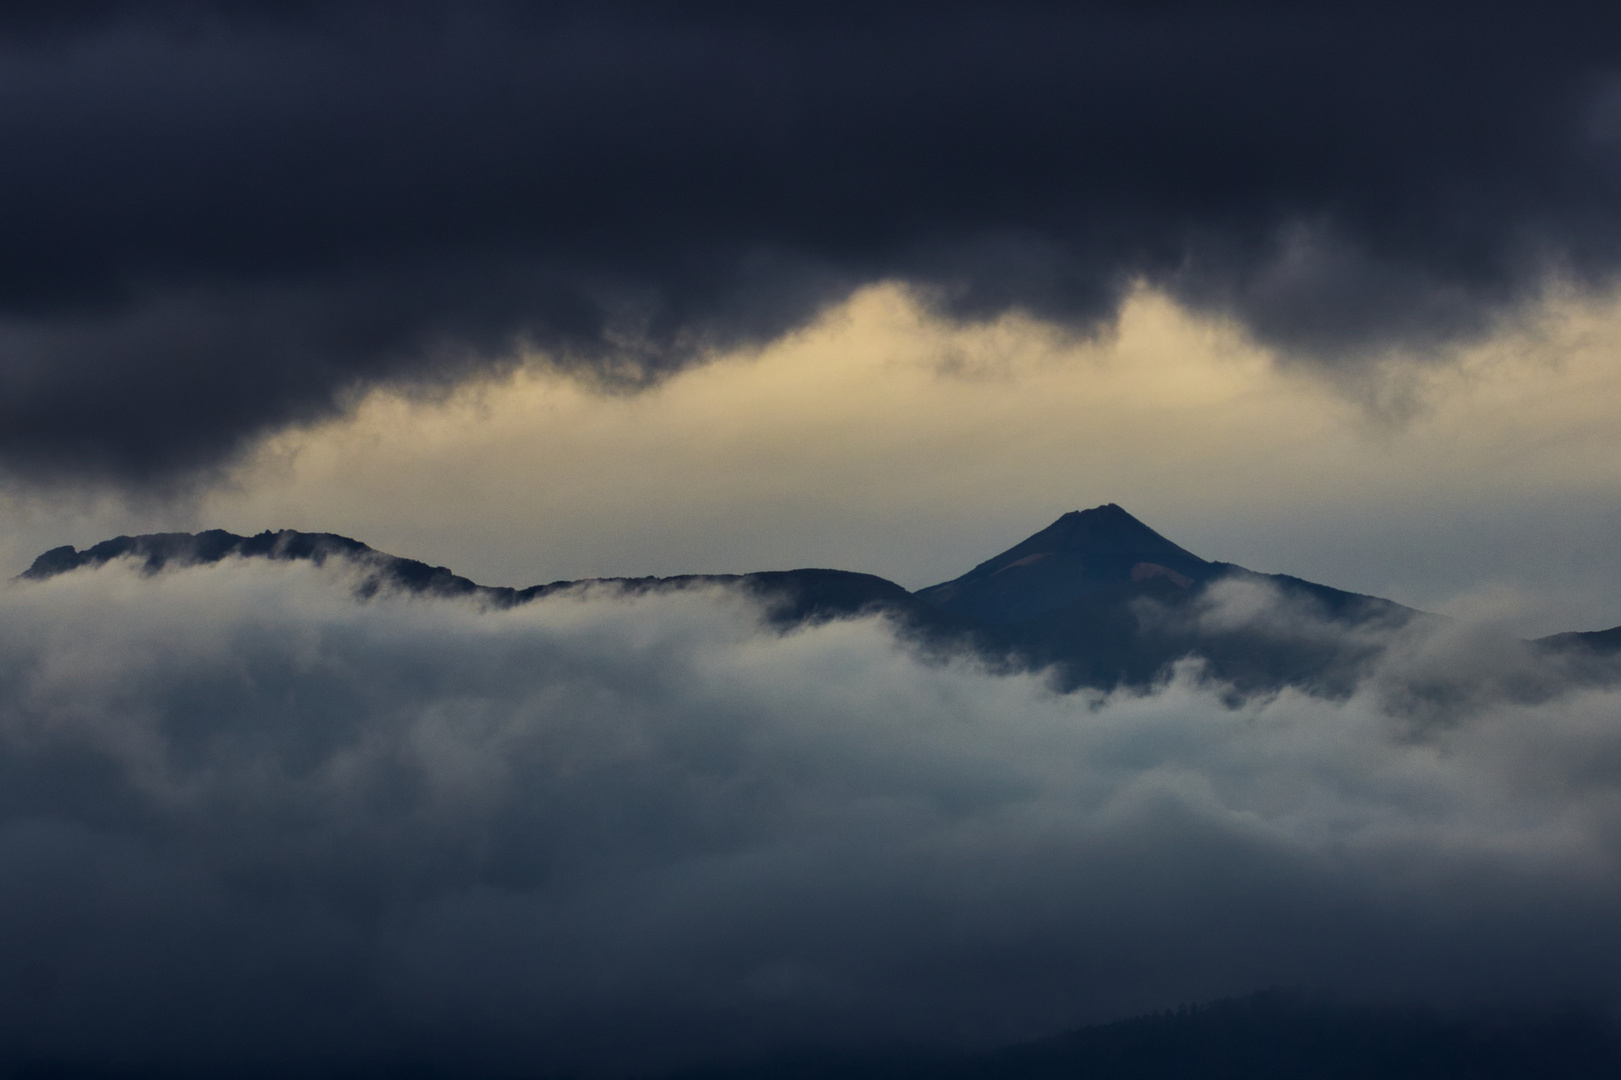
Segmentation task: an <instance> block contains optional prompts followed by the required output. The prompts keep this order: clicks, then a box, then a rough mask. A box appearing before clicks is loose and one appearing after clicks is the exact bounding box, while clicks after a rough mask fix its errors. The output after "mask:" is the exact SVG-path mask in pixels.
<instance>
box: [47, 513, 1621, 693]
mask: <svg viewBox="0 0 1621 1080" xmlns="http://www.w3.org/2000/svg"><path fill="white" fill-rule="evenodd" d="M233 557H236V558H265V559H270V560H275V561H309V562H313V563H315V564H317V565H321V564H324V563H326V562H327V561H329V560H331V559H335V558H336V559H343V560H345V561H347V562H349V563H350V564H352V565H354V566H355V567H357V568H358V569H359V571H360V573H359V581H358V583H357V585H356V588H355V592H356V595H357V596H358V597H360V598H362V599H365V598H369V597H371V596H373V595H376V594H377V593H379V592H381V591H384V590H387V589H399V590H403V591H406V592H409V593H412V594H419V595H431V596H444V597H458V598H467V599H474V600H477V601H479V602H481V603H485V604H488V605H490V606H491V607H495V608H508V607H513V606H517V605H520V604H525V603H528V602H530V601H533V600H536V599H539V598H541V597H544V596H549V595H554V594H557V593H559V592H563V591H566V590H574V589H582V588H608V589H613V590H617V591H619V592H622V593H630V594H637V593H645V592H654V591H668V590H679V589H685V588H694V587H704V586H723V587H730V588H738V589H741V590H742V591H744V592H745V593H747V594H749V595H751V596H752V597H754V598H755V599H757V600H759V601H760V602H761V604H762V608H763V610H764V613H765V617H766V620H767V622H768V623H769V624H770V625H771V626H772V627H774V628H775V629H777V630H779V631H782V632H787V631H790V630H792V629H794V628H797V627H801V626H805V625H809V624H815V623H817V622H825V621H827V620H830V619H839V618H850V617H856V616H861V615H871V614H881V615H883V616H885V617H887V618H889V619H890V620H891V621H892V623H893V624H894V625H895V626H896V628H897V630H898V631H899V632H900V633H901V634H902V635H903V636H904V637H906V638H908V639H909V640H911V641H912V642H913V643H914V644H918V645H921V646H923V647H925V649H926V651H928V652H931V653H933V654H936V655H941V654H951V653H963V652H969V653H973V654H977V656H978V657H979V658H980V660H981V661H982V662H984V663H987V664H989V665H991V666H992V667H994V668H997V669H1002V670H1009V669H1027V670H1049V671H1050V672H1051V673H1052V676H1053V679H1054V681H1055V684H1056V685H1057V686H1058V687H1059V688H1060V689H1062V690H1066V691H1069V690H1075V689H1079V688H1081V687H1095V688H1101V689H1111V688H1114V687H1117V686H1144V685H1148V684H1151V683H1152V682H1154V681H1155V680H1157V679H1160V678H1162V677H1164V674H1165V672H1166V671H1168V670H1169V669H1170V668H1171V666H1172V665H1174V664H1175V663H1176V662H1177V661H1179V660H1182V659H1184V658H1187V657H1197V658H1198V659H1200V660H1201V661H1203V662H1204V663H1205V664H1206V666H1207V667H1208V668H1209V669H1210V671H1211V673H1212V674H1213V675H1215V676H1216V677H1218V678H1221V679H1224V680H1226V681H1228V682H1229V683H1231V684H1233V685H1234V686H1235V687H1237V688H1238V689H1240V690H1244V691H1251V690H1268V689H1277V688H1280V687H1282V686H1286V685H1297V686H1303V687H1307V688H1310V689H1313V690H1315V691H1319V692H1326V693H1330V694H1335V695H1343V694H1346V693H1349V692H1350V691H1351V689H1352V688H1354V686H1355V685H1356V682H1357V680H1358V678H1359V677H1360V674H1361V673H1362V672H1363V671H1365V670H1366V669H1367V665H1368V664H1369V663H1370V662H1371V661H1372V660H1373V659H1375V658H1376V657H1377V656H1378V655H1379V652H1380V650H1381V649H1382V648H1383V647H1384V645H1383V644H1382V643H1384V642H1388V641H1389V640H1391V639H1392V638H1393V636H1394V635H1395V634H1396V633H1397V632H1399V631H1401V630H1402V629H1403V628H1405V627H1407V626H1408V625H1411V624H1413V623H1415V622H1421V621H1425V620H1438V619H1440V618H1441V617H1440V616H1435V615H1431V614H1429V613H1426V612H1422V611H1418V610H1416V609H1413V608H1409V607H1406V606H1405V605H1402V604H1398V603H1396V602H1395V601H1391V600H1386V599H1383V598H1381V597H1376V596H1368V595H1364V594H1360V593H1352V592H1348V591H1346V590H1342V589H1336V588H1334V587H1332V586H1328V585H1322V584H1319V583H1316V582H1311V581H1306V580H1304V579H1301V578H1296V577H1292V576H1290V575H1284V574H1264V573H1259V572H1257V571H1253V570H1248V569H1246V568H1244V567H1242V566H1238V565H1236V564H1233V563H1225V562H1215V561H1210V560H1206V559H1203V558H1200V557H1199V556H1197V555H1194V554H1193V553H1192V552H1189V551H1187V550H1186V549H1184V548H1182V547H1180V546H1178V545H1177V544H1175V543H1173V542H1172V541H1170V540H1168V539H1166V538H1165V537H1163V536H1161V535H1160V534H1159V533H1157V532H1155V531H1154V530H1153V529H1151V528H1150V527H1148V526H1147V525H1145V524H1144V523H1143V522H1141V521H1139V520H1138V519H1137V518H1135V517H1133V516H1132V515H1131V514H1129V513H1128V512H1127V511H1125V510H1124V509H1123V508H1121V507H1120V506H1119V505H1117V504H1115V503H1107V504H1105V505H1103V506H1100V507H1094V508H1092V509H1089V510H1077V511H1070V512H1068V513H1066V514H1064V515H1062V516H1060V517H1059V518H1058V519H1057V520H1056V521H1055V522H1053V523H1052V524H1051V525H1049V526H1047V527H1046V528H1044V529H1041V530H1039V531H1037V532H1036V533H1034V534H1032V535H1031V536H1029V537H1027V538H1026V539H1025V540H1023V541H1021V542H1019V543H1018V544H1015V545H1014V546H1013V547H1011V548H1009V549H1007V550H1006V551H1003V552H1001V553H1000V554H998V555H995V556H993V557H992V558H990V559H987V560H985V561H983V562H981V563H979V564H978V565H977V566H975V567H974V568H973V569H972V570H970V571H968V573H966V574H963V575H961V576H960V577H958V578H954V579H952V580H950V581H947V582H942V583H940V584H938V585H932V586H928V587H925V588H922V589H918V590H916V591H915V592H909V591H908V590H906V589H905V588H903V587H902V586H900V585H898V584H896V583H895V582H893V581H889V580H888V579H886V578H882V577H879V576H877V575H873V574H862V573H858V572H853V571H846V570H834V569H822V568H804V569H797V570H781V571H763V572H755V573H747V574H683V575H675V576H670V577H651V576H649V577H635V578H632V577H622V578H585V579H578V580H560V581H554V582H550V583H547V584H544V585H533V586H529V587H528V588H523V589H515V588H511V587H507V586H489V585H480V584H478V583H476V582H474V581H472V580H471V579H469V578H465V577H462V576H460V575H458V574H456V573H454V572H452V571H451V570H450V569H449V568H447V567H443V566H432V565H430V564H428V563H425V562H421V561H419V560H415V559H407V558H402V557H399V556H396V555H390V554H388V553H386V552H382V551H378V550H377V549H375V548H372V547H370V546H369V545H367V544H365V543H363V542H361V541H359V540H354V539H351V538H349V537H346V536H341V535H339V534H336V533H306V532H299V531H296V530H289V529H284V530H278V531H270V530H266V531H264V532H261V533H258V534H256V535H253V536H239V535H237V534H235V533H230V532H227V531H225V530H223V529H210V530H206V531H204V532H200V533H150V534H144V535H139V536H119V537H114V538H113V539H110V540H105V541H102V542H101V543H98V544H96V545H94V546H92V547H90V548H87V549H85V550H84V551H79V550H78V549H76V548H74V547H72V546H71V545H66V546H62V547H57V548H52V549H51V550H49V551H46V552H44V553H43V554H41V555H40V556H39V557H38V558H36V559H35V560H34V562H33V563H32V564H31V565H30V566H29V567H28V569H27V570H25V571H23V572H22V573H21V574H20V575H18V578H19V579H21V580H27V581H38V580H43V579H47V578H51V577H55V576H57V575H59V574H64V573H71V572H73V571H75V570H79V569H82V568H86V567H93V566H100V565H104V564H106V563H108V562H111V561H113V560H115V559H130V560H132V561H135V562H138V563H139V564H140V569H141V572H143V573H148V574H156V573H160V572H162V571H164V570H167V569H170V568H174V567H182V566H191V565H207V564H213V563H218V562H221V561H223V560H225V559H228V558H233ZM1245 589H1249V590H1259V591H1260V593H1261V594H1263V595H1264V597H1266V598H1267V599H1268V602H1271V603H1277V604H1284V605H1290V606H1291V610H1292V611H1295V612H1296V613H1305V615H1306V616H1307V617H1308V620H1309V621H1310V620H1315V623H1316V624H1318V625H1321V626H1324V627H1330V628H1333V629H1335V630H1336V632H1335V633H1315V634H1312V633H1305V634H1302V633H1295V634H1293V635H1290V634H1288V633H1280V632H1279V631H1278V630H1277V629H1276V628H1275V627H1273V626H1272V625H1270V624H1268V623H1267V622H1266V621H1265V620H1264V619H1251V621H1249V622H1244V621H1243V620H1242V619H1241V620H1239V621H1237V622H1234V621H1233V620H1231V619H1227V620H1225V621H1224V620H1223V619H1222V618H1215V617H1212V612H1213V611H1218V610H1219V608H1220V605H1221V604H1222V602H1223V601H1224V599H1225V598H1228V597H1229V595H1230V594H1232V593H1233V592H1234V591H1242V590H1245ZM1531 644H1532V645H1533V646H1535V647H1536V648H1537V649H1539V650H1541V651H1542V652H1543V653H1557V654H1570V655H1579V656H1582V657H1586V658H1597V659H1598V660H1600V661H1603V660H1605V659H1607V658H1608V657H1609V656H1611V655H1614V654H1617V653H1621V627H1617V628H1615V629H1612V630H1602V631H1590V632H1569V633H1564V634H1555V635H1551V636H1549V637H1546V638H1540V639H1537V640H1536V641H1534V642H1532V643H1531Z"/></svg>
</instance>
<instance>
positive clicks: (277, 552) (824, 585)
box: [18, 529, 984, 648]
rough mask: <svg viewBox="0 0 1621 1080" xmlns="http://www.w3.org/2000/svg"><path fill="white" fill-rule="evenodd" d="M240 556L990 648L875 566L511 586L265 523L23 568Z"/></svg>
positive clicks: (501, 597)
mask: <svg viewBox="0 0 1621 1080" xmlns="http://www.w3.org/2000/svg"><path fill="white" fill-rule="evenodd" d="M233 557H235V558H260V559H270V560H275V561H295V560H304V561H308V562H312V563H315V564H317V565H322V564H325V563H326V562H328V561H329V560H333V559H339V560H343V561H345V562H347V563H348V564H349V565H350V566H352V567H353V568H354V569H355V571H356V585H355V593H356V595H357V596H358V597H360V598H362V599H365V598H369V597H371V596H374V595H376V594H377V593H378V592H380V591H383V590H399V591H404V592H408V593H413V594H418V595H428V596H446V597H466V598H469V599H473V600H477V601H479V602H482V603H485V604H488V605H490V606H493V607H512V606H514V605H517V604H523V603H528V602H529V601H531V600H535V599H537V598H539V597H542V596H549V595H553V594H556V593H559V592H563V591H566V590H571V589H599V590H613V591H616V592H628V593H639V592H651V591H657V590H674V589H684V588H697V587H703V586H713V585H721V586H729V587H734V588H741V589H743V590H745V591H747V592H748V593H750V594H752V595H754V596H755V597H757V598H759V599H760V600H761V601H762V602H763V604H764V607H765V610H766V615H767V618H768V620H769V621H770V622H771V623H772V624H773V625H774V626H776V627H777V628H778V629H782V630H789V629H792V628H794V627H797V626H803V625H806V624H810V623H817V622H825V621H827V620H829V619H840V618H851V617H855V616H859V615H866V614H870V613H873V612H882V613H883V614H885V615H888V616H889V617H890V618H891V619H893V620H894V621H895V622H896V624H897V625H898V626H899V627H900V629H901V630H902V631H903V632H904V633H906V634H908V635H909V636H911V637H913V638H914V639H916V640H919V641H921V642H923V643H926V644H930V645H931V646H938V647H958V646H961V647H975V648H978V647H983V646H984V643H983V642H981V641H979V640H978V638H977V637H976V635H977V633H978V631H979V624H978V623H977V622H976V621H975V620H972V619H967V618H963V617H961V616H958V615H954V614H951V613H949V612H942V611H940V610H938V609H937V608H935V607H933V606H931V605H929V604H927V603H925V602H923V601H922V600H919V599H918V598H917V597H915V596H913V595H912V594H911V593H910V592H908V591H907V590H906V589H904V588H903V587H901V586H900V585H897V584H895V583H894V582H893V581H889V580H887V579H885V578H881V577H878V576H877V575H875V574H860V573H854V572H851V571H848V570H821V569H805V570H778V571H766V572H762V573H753V574H683V575H679V576H675V577H662V578H661V577H639V578H588V579H585V580H580V581H554V582H550V583H548V584H545V585H532V586H530V587H529V588H526V589H513V588H507V587H503V586H490V585H479V584H477V583H476V582H473V581H471V580H469V579H467V578H464V577H461V576H460V575H458V574H455V573H452V572H451V571H450V570H449V569H448V568H447V567H443V566H430V565H429V564H427V563H424V562H419V561H417V560H416V559H403V558H400V557H399V556H397V555H389V554H387V553H386V552H382V551H378V550H376V549H375V548H373V547H370V546H368V545H366V544H363V543H361V542H360V541H358V540H351V539H350V538H349V537H347V536H339V535H337V534H335V533H306V532H296V531H294V530H291V529H283V530H281V531H279V532H269V531H266V532H262V533H259V534H258V535H256V536H238V535H236V534H235V533H230V532H226V531H225V530H223V529H210V530H208V531H207V532H201V533H195V534H194V533H151V534H147V535H144V536H119V537H115V538H114V539H111V540H105V541H102V542H101V543H99V544H96V545H95V546H94V547H90V548H86V549H85V550H84V551H79V550H77V549H75V548H73V547H71V546H67V547H59V548H53V549H51V550H50V551H47V552H45V553H44V554H43V555H41V556H39V557H38V558H37V559H35V560H34V562H33V565H31V566H30V567H29V568H28V569H27V570H25V571H23V572H22V574H20V575H18V576H19V577H21V578H23V579H25V580H43V579H45V578H51V577H55V576H56V575H58V574H64V573H70V572H72V571H74V570H78V569H81V568H85V567H96V566H101V565H104V564H106V563H108V562H111V561H112V560H114V559H129V560H132V561H133V562H135V563H137V564H138V565H139V566H140V568H141V570H142V572H144V573H148V574H156V573H160V572H162V571H164V570H166V569H170V568H179V567H184V566H199V565H208V564H212V563H218V562H221V561H223V560H225V559H228V558H233Z"/></svg>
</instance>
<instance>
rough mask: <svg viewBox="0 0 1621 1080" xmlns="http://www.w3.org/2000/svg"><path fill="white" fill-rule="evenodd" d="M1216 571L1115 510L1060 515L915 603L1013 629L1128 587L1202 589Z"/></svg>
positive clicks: (934, 587) (1111, 506) (1110, 506)
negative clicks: (1157, 581) (1158, 582)
mask: <svg viewBox="0 0 1621 1080" xmlns="http://www.w3.org/2000/svg"><path fill="white" fill-rule="evenodd" d="M1215 570H1216V566H1215V564H1212V563H1208V562H1206V561H1205V560H1203V559H1201V558H1199V557H1198V556H1197V555H1194V554H1193V553H1192V552H1189V551H1185V550H1184V549H1182V548H1180V547H1178V546H1177V545H1175V544H1173V543H1171V542H1170V541H1169V540H1167V539H1165V537H1163V536H1161V535H1160V534H1159V533H1157V532H1155V531H1154V530H1153V529H1150V528H1149V527H1148V526H1147V525H1144V524H1143V523H1142V522H1140V521H1138V520H1137V519H1136V518H1134V517H1132V516H1131V515H1130V514H1128V513H1126V511H1125V510H1123V509H1121V508H1120V507H1119V506H1117V505H1115V504H1114V503H1109V504H1107V505H1105V506H1099V507H1096V508H1094V509H1091V510H1077V511H1072V512H1070V513H1068V514H1065V515H1064V516H1063V517H1061V518H1059V519H1058V520H1057V521H1055V522H1053V523H1052V524H1051V525H1049V526H1047V527H1046V528H1045V529H1042V530H1041V531H1040V532H1038V533H1036V534H1035V535H1034V536H1031V537H1029V538H1028V539H1026V540H1023V541H1021V542H1019V543H1017V544H1015V545H1014V546H1013V547H1011V548H1009V549H1008V550H1006V551H1004V552H1002V553H1001V554H1000V555H997V556H994V557H992V558H990V559H987V560H985V561H984V562H982V563H980V564H979V565H978V566H976V567H974V568H973V569H972V570H970V571H968V573H966V574H964V575H962V576H961V577H959V578H955V579H953V580H951V581H946V582H942V583H941V584H939V585H931V586H929V587H928V588H926V589H919V590H918V592H917V595H918V596H919V597H920V598H922V599H924V600H926V601H928V602H929V603H931V604H933V605H934V606H935V607H938V608H940V609H941V610H943V611H953V612H957V613H960V614H963V615H972V616H973V617H975V618H977V619H983V620H984V621H985V622H988V623H991V624H992V625H1002V624H1006V623H1014V622H1018V621H1020V620H1022V619H1028V618H1030V617H1031V616H1034V615H1039V614H1041V613H1042V612H1043V611H1048V610H1051V609H1053V608H1056V607H1061V606H1063V605H1064V604H1067V603H1069V602H1071V601H1074V600H1079V599H1080V598H1082V597H1083V596H1086V595H1088V594H1090V593H1095V592H1098V591H1100V590H1103V589H1107V588H1109V587H1111V586H1116V585H1124V584H1127V583H1129V582H1133V581H1145V580H1150V579H1153V578H1164V579H1166V580H1169V581H1172V582H1176V583H1177V584H1183V585H1185V584H1188V583H1190V582H1193V581H1203V580H1205V579H1206V578H1208V577H1210V576H1211V574H1212V573H1214V572H1215Z"/></svg>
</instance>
